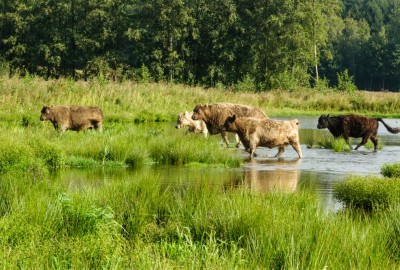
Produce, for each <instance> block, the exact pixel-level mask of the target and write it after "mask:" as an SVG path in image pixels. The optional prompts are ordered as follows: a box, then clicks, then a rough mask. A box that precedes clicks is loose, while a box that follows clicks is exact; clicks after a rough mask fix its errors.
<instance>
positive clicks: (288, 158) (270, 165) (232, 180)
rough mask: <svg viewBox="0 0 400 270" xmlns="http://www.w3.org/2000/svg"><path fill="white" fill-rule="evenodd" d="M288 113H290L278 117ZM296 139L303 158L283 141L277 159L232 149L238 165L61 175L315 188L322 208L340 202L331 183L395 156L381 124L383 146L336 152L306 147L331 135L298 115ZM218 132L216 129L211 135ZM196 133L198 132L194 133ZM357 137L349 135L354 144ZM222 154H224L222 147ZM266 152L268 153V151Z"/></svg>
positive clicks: (71, 180) (168, 126)
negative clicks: (250, 156) (283, 147)
mask: <svg viewBox="0 0 400 270" xmlns="http://www.w3.org/2000/svg"><path fill="white" fill-rule="evenodd" d="M280 119H290V118H280ZM298 119H299V121H300V140H301V147H302V152H303V156H304V158H303V159H301V160H299V159H297V153H296V152H295V151H294V150H293V149H292V148H291V146H288V147H287V148H286V151H285V152H284V153H283V155H282V157H283V158H281V159H277V158H271V157H272V156H274V155H275V154H276V152H277V149H276V148H274V149H268V148H258V149H257V151H256V153H257V154H258V156H257V157H256V158H253V159H251V160H248V159H247V157H248V153H246V152H244V150H243V149H238V150H237V151H239V153H241V154H243V158H244V160H247V161H246V162H245V163H244V165H243V166H242V167H241V168H212V167H211V168H210V167H204V168H198V167H176V166H159V167H149V168H143V169H140V170H137V169H112V170H111V169H101V170H90V171H84V170H67V171H65V172H63V173H62V174H61V176H60V177H61V178H62V179H63V180H64V181H65V182H66V184H67V185H68V186H69V187H70V188H71V189H79V188H80V187H81V186H83V185H84V186H87V185H93V186H96V185H102V184H105V183H107V182H111V181H126V180H133V179H135V178H137V177H143V176H144V175H146V176H147V177H157V178H159V179H160V181H161V182H162V183H165V184H166V185H173V186H179V187H181V186H190V185H198V184H199V183H202V182H206V183H207V184H210V185H216V186H218V187H220V188H221V190H223V189H226V188H232V187H237V186H245V187H247V188H249V189H252V190H255V191H259V192H270V191H272V190H275V191H276V190H278V191H281V192H293V191H295V190H299V189H311V190H315V191H316V192H317V193H318V194H319V196H320V198H321V201H322V203H323V204H324V206H325V207H326V208H327V209H338V208H340V207H341V206H340V204H339V203H338V202H336V201H335V200H334V198H333V192H332V184H333V183H335V182H337V181H341V180H343V179H345V178H346V177H347V176H349V175H380V169H381V167H382V166H383V165H384V164H387V163H394V162H400V154H399V152H400V135H393V134H390V133H389V132H388V131H387V130H386V129H385V127H383V125H382V124H380V127H379V131H378V138H379V140H380V141H382V142H383V145H384V147H383V149H381V150H379V151H378V152H373V151H372V150H368V149H366V148H364V147H361V148H360V149H359V150H357V151H351V152H342V153H337V152H334V151H333V150H330V149H309V148H307V142H309V141H310V140H312V139H315V138H318V137H320V136H331V135H330V133H329V131H327V130H318V129H317V128H316V126H317V122H318V121H317V120H318V118H316V117H299V118H298ZM385 122H386V123H387V124H389V125H391V126H392V127H398V126H400V119H385ZM157 125H159V126H160V128H162V129H163V130H165V131H166V132H168V133H170V132H171V133H173V132H180V133H181V134H182V136H184V135H183V134H184V131H183V130H175V129H174V123H160V124H157ZM216 136H219V135H216ZM199 137H201V135H199ZM360 140H361V139H352V142H353V144H354V145H355V144H357V143H358V142H359V141H360ZM227 154H230V153H229V152H227ZM268 156H269V157H268Z"/></svg>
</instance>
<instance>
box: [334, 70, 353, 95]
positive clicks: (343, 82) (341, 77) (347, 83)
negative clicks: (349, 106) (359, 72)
mask: <svg viewBox="0 0 400 270" xmlns="http://www.w3.org/2000/svg"><path fill="white" fill-rule="evenodd" d="M337 78H338V86H337V89H338V90H339V91H347V92H354V91H356V90H357V86H356V85H355V84H354V78H353V76H350V75H349V71H348V70H347V69H346V70H345V71H343V72H340V73H337Z"/></svg>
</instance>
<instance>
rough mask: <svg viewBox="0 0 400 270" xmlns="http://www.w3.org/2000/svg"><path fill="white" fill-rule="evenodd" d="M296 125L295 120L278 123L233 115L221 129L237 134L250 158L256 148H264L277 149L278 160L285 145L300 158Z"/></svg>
mask: <svg viewBox="0 0 400 270" xmlns="http://www.w3.org/2000/svg"><path fill="white" fill-rule="evenodd" d="M298 125H299V121H298V120H297V119H294V120H290V121H280V120H272V119H259V118H253V117H236V115H233V116H229V117H228V118H227V119H226V121H225V123H224V125H223V126H221V129H222V130H225V131H230V132H235V133H237V134H238V135H239V138H240V140H241V141H242V143H243V146H244V147H245V149H246V151H247V152H249V153H250V157H253V155H254V152H255V151H256V149H257V147H258V146H265V147H268V148H273V147H278V149H279V150H278V153H277V154H276V155H275V157H278V158H279V157H280V156H281V155H282V153H283V152H284V151H285V147H286V145H288V144H290V145H291V146H292V147H293V148H294V150H295V151H296V152H297V154H298V155H299V158H302V153H301V147H300V140H299V126H298Z"/></svg>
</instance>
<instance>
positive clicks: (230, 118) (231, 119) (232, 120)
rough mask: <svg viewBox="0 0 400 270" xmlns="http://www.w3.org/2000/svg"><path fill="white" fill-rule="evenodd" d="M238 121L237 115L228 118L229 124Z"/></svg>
mask: <svg viewBox="0 0 400 270" xmlns="http://www.w3.org/2000/svg"><path fill="white" fill-rule="evenodd" d="M235 120H236V114H234V115H232V116H228V121H229V123H233V122H235Z"/></svg>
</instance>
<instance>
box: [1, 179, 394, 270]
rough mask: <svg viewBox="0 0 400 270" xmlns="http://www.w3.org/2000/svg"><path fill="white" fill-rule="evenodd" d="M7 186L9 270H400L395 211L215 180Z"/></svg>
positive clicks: (4, 242)
mask: <svg viewBox="0 0 400 270" xmlns="http://www.w3.org/2000/svg"><path fill="white" fill-rule="evenodd" d="M16 180H17V181H16ZM210 181H215V180H210ZM0 184H1V185H2V187H6V188H3V189H1V192H2V195H3V196H2V197H1V198H8V203H7V204H8V208H7V209H8V211H6V212H3V215H2V222H1V223H0V232H1V234H0V245H1V247H2V248H1V250H0V264H1V266H2V267H3V268H7V269H14V268H74V269H76V268H116V269H126V268H135V269H176V268H180V269H181V268H184V269H187V268H196V269H197V268H206V269H226V268H235V269H257V268H262V269H294V268H296V269H323V268H328V269H329V268H335V269H396V267H397V265H398V254H399V253H398V250H399V249H398V240H397V238H398V237H397V236H396V232H397V229H396V228H398V217H399V215H398V213H397V212H398V210H397V209H395V208H393V209H391V210H390V211H394V212H390V211H388V212H385V211H380V212H377V213H376V214H372V215H371V214H368V215H367V214H363V213H356V212H354V213H353V212H351V211H343V212H339V213H334V212H326V210H324V209H321V206H320V203H319V199H318V196H317V194H313V193H310V192H301V191H300V192H295V193H275V192H273V193H264V194H263V193H258V192H252V191H250V190H246V189H228V190H226V189H225V188H223V186H221V185H215V183H214V184H211V183H210V182H207V181H206V182H202V183H200V184H198V185H192V186H186V187H182V186H181V187H179V186H169V185H165V184H162V183H161V182H160V181H159V179H158V178H157V177H155V176H154V175H147V174H139V173H138V174H137V176H136V177H135V178H133V179H126V180H124V181H113V182H109V181H106V182H103V183H102V184H101V185H99V184H95V185H88V184H86V185H82V186H76V187H73V186H71V183H64V182H59V181H46V180H42V181H34V182H32V181H29V180H27V179H24V178H21V179H15V178H11V177H6V178H2V179H1V180H0ZM396 213H397V214H396ZM388 228H389V229H388ZM394 236H396V237H394Z"/></svg>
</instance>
